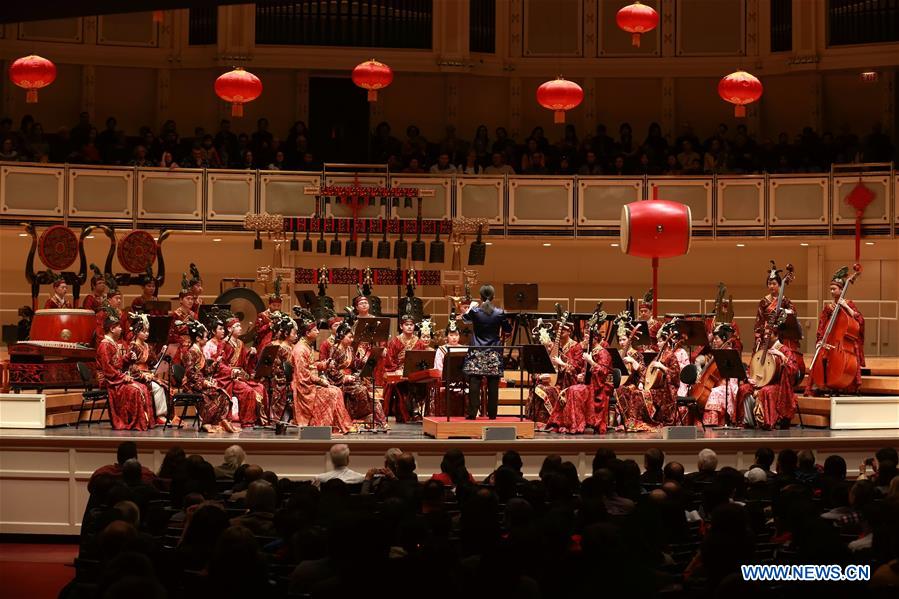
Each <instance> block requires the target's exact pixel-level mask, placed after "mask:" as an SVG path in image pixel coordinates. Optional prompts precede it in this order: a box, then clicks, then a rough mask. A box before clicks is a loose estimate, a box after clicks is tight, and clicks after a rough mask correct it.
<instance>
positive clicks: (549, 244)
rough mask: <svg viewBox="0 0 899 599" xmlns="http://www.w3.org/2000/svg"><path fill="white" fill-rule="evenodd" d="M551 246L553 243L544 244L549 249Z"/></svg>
mask: <svg viewBox="0 0 899 599" xmlns="http://www.w3.org/2000/svg"><path fill="white" fill-rule="evenodd" d="M551 245H552V244H551V243H544V244H543V247H545V248H548V247H550V246H551Z"/></svg>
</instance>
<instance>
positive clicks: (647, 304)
mask: <svg viewBox="0 0 899 599" xmlns="http://www.w3.org/2000/svg"><path fill="white" fill-rule="evenodd" d="M653 292H654V289H653V288H652V287H650V288H649V291H647V292H646V293H644V294H643V299H641V300H640V307H641V308H648V309H652V300H653Z"/></svg>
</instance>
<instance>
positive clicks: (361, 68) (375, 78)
mask: <svg viewBox="0 0 899 599" xmlns="http://www.w3.org/2000/svg"><path fill="white" fill-rule="evenodd" d="M352 78H353V83H355V84H356V85H357V86H359V87H361V88H362V89H366V90H368V101H369V102H377V101H378V90H379V89H384V88H385V87H387V86H388V85H390V84H391V82H392V81H393V70H392V69H391V68H390V67H388V66H387V65H386V64H384V63H382V62H378V61H377V60H375V59H371V60H366V61H365V62H363V63H359V64H357V65H356V68H355V69H353V75H352Z"/></svg>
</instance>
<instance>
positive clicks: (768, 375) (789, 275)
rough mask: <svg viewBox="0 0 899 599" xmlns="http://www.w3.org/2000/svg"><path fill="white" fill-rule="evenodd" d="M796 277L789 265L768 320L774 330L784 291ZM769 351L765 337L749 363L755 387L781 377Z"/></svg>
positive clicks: (778, 317)
mask: <svg viewBox="0 0 899 599" xmlns="http://www.w3.org/2000/svg"><path fill="white" fill-rule="evenodd" d="M771 264H772V268H773V264H774V262H773V261H772V263H771ZM794 277H795V274H794V272H793V265H792V264H787V266H786V273H784V276H783V282H782V283H781V285H780V290H779V291H778V292H777V305H776V306H775V308H774V311H773V312H771V317H770V318H769V319H768V324H769V325H770V326H771V327H772V328H773V327H774V326H775V324H776V323H777V322H778V321H779V320H780V313H781V309H782V307H783V301H784V291H786V289H787V285H788V284H789V283H790V281H792V280H793V278H794ZM769 349H771V348H770V346H769V340H768V337H767V336H765V338H764V339H762V341H761V343H760V344H759V347H758V348H757V349H756V351H755V353H754V354H752V359H751V360H750V362H749V380H751V381H752V383H753V385H755V386H756V387H757V388H760V387H764V386H765V385H768V384H770V383H773V382H775V381H776V380H777V379H778V378H779V377H780V365H779V364H778V363H777V360H776V359H775V358H774V356H772V355H771V354H769V353H768V350H769Z"/></svg>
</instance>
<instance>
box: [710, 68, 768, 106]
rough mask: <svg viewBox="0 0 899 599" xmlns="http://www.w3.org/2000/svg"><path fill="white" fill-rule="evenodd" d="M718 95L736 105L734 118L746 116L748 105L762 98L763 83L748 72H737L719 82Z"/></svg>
mask: <svg viewBox="0 0 899 599" xmlns="http://www.w3.org/2000/svg"><path fill="white" fill-rule="evenodd" d="M718 95H719V96H721V99H722V100H724V101H725V102H730V103H731V104H733V105H734V116H735V117H744V116H746V105H747V104H752V103H753V102H755V101H757V100H758V99H759V98H761V97H762V82H761V81H759V80H758V78H756V77H755V76H754V75H751V74H750V73H747V72H746V71H736V72H735V73H731V74H730V75H727V76H726V77H723V78H722V79H721V81H719V82H718Z"/></svg>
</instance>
